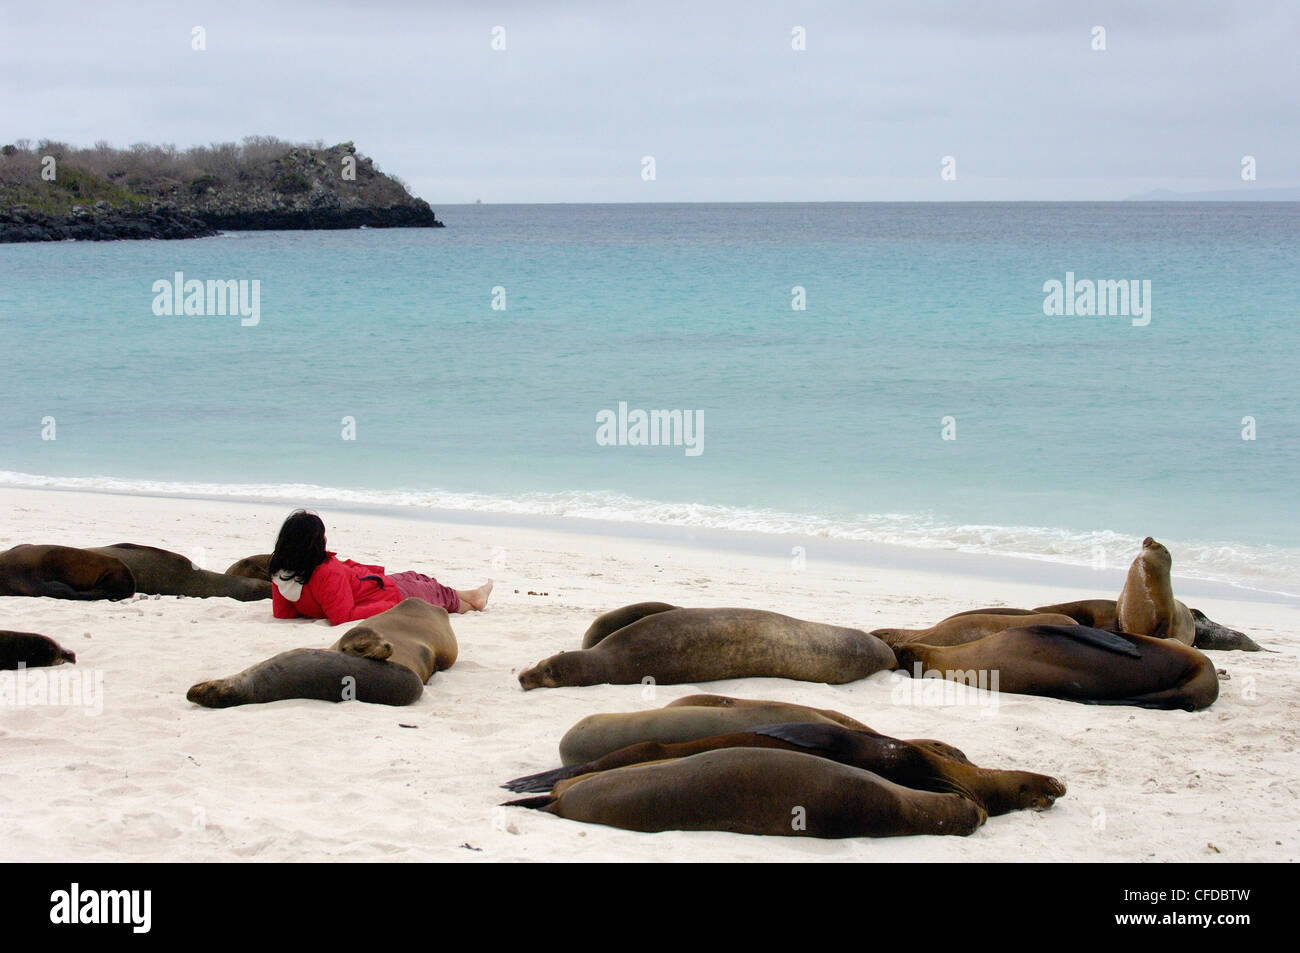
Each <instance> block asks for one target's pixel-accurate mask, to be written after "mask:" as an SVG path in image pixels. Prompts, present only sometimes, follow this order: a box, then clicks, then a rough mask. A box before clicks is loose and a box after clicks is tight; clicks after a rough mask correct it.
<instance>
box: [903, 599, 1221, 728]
mask: <svg viewBox="0 0 1300 953" xmlns="http://www.w3.org/2000/svg"><path fill="white" fill-rule="evenodd" d="M1017 621H1018V620H1017ZM894 653H895V654H896V655H897V656H898V667H899V668H900V669H901V670H903V671H905V672H907V673H908V674H909V675H914V674H916V671H917V667H918V666H919V668H920V671H921V674H924V675H927V676H939V677H944V678H948V679H950V680H954V681H966V682H968V683H969V682H970V681H971V676H972V675H974V674H975V673H977V672H981V671H985V672H996V673H997V676H998V690H999V691H1003V692H1013V693H1016V694H1020V695H1047V696H1049V697H1051V698H1064V699H1068V700H1071V701H1081V702H1089V703H1092V704H1098V705H1136V706H1138V707H1141V708H1182V709H1186V710H1187V711H1196V710H1198V709H1201V708H1206V707H1208V706H1209V705H1211V704H1213V702H1214V700H1215V699H1216V698H1218V697H1219V679H1218V675H1217V674H1216V672H1215V668H1214V663H1213V662H1211V661H1210V660H1209V659H1208V658H1206V657H1205V656H1204V655H1202V654H1201V653H1200V652H1198V651H1196V650H1195V649H1193V648H1191V647H1189V646H1186V645H1183V644H1182V643H1181V642H1178V641H1176V640H1174V639H1161V638H1151V637H1149V636H1145V635H1128V634H1126V633H1113V632H1105V631H1103V630H1101V629H1092V628H1088V627H1087V626H1082V625H1030V626H1015V625H1014V624H1013V627H1011V628H1007V629H1004V630H1002V631H1001V632H998V633H997V634H996V635H990V636H988V637H986V638H983V639H979V640H977V641H975V642H967V643H965V644H963V645H946V646H944V645H926V644H924V643H921V642H906V643H902V644H899V645H895V646H894Z"/></svg>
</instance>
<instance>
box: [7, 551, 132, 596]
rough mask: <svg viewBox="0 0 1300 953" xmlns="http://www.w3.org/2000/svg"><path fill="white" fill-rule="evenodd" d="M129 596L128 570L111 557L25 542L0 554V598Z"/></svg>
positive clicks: (129, 574) (130, 587)
mask: <svg viewBox="0 0 1300 953" xmlns="http://www.w3.org/2000/svg"><path fill="white" fill-rule="evenodd" d="M133 595H135V578H134V577H133V576H132V575H131V570H130V569H128V568H127V566H126V564H125V563H124V562H123V561H122V560H120V559H118V558H116V557H114V556H112V555H105V554H103V553H96V552H92V551H90V550H87V549H77V548H76V547H73V546H34V545H31V544H27V543H24V544H22V545H19V546H15V547H13V548H12V549H7V550H5V551H4V552H2V553H0V596H49V597H51V598H54V599H126V598H129V597H130V596H133Z"/></svg>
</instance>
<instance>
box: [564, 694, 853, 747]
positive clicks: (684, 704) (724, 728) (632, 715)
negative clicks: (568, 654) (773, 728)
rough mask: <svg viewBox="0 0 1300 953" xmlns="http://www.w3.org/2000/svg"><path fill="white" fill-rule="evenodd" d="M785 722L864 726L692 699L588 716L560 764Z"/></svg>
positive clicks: (810, 711) (822, 713)
mask: <svg viewBox="0 0 1300 953" xmlns="http://www.w3.org/2000/svg"><path fill="white" fill-rule="evenodd" d="M787 722H826V723H827V724H832V725H841V726H843V727H845V728H861V729H866V728H867V726H866V725H864V724H862V722H860V721H855V720H854V719H852V718H850V717H849V716H848V715H843V714H841V713H840V712H837V711H829V710H826V709H822V708H809V707H808V706H806V705H795V704H792V703H787V702H774V701H749V700H746V699H741V698H728V697H727V696H725V695H691V696H689V697H687V698H681V699H678V700H677V701H675V702H672V703H670V704H668V705H665V706H664V707H663V708H652V709H650V710H649V711H629V712H615V713H611V714H603V715H588V716H587V717H586V718H583V719H582V720H581V721H579V722H578V723H577V724H576V725H574V726H573V727H572V728H570V729H569V730H568V731H567V732H565V733H564V737H563V738H561V739H560V761H561V762H562V763H563V764H581V763H582V762H584V761H595V760H596V759H597V758H600V757H603V756H604V755H607V754H609V753H610V752H612V751H617V750H619V749H620V748H626V747H627V746H628V745H634V744H637V743H639V742H642V741H656V742H660V743H662V744H672V743H674V742H681V741H695V740H697V739H699V738H708V737H711V736H713V735H725V734H730V733H732V732H736V731H748V730H751V729H753V728H758V727H761V726H762V725H775V724H782V723H787Z"/></svg>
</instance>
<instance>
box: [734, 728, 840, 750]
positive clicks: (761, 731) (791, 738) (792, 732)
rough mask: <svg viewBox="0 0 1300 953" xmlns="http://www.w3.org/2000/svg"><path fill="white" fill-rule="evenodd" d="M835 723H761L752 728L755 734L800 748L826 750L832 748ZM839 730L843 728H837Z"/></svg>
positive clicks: (834, 737)
mask: <svg viewBox="0 0 1300 953" xmlns="http://www.w3.org/2000/svg"><path fill="white" fill-rule="evenodd" d="M837 727H838V726H836V725H827V724H818V723H816V722H795V723H789V724H781V725H763V726H761V727H759V728H755V729H753V731H754V734H756V735H767V737H769V738H779V739H780V740H781V741H788V742H789V743H790V744H792V745H798V746H799V747H800V748H809V749H814V750H819V751H826V750H829V749H830V748H832V747H833V746H834V744H835V740H836V736H837V735H836V728H837ZM839 730H840V731H841V732H842V731H844V729H843V728H840V729H839Z"/></svg>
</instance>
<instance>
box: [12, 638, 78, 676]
mask: <svg viewBox="0 0 1300 953" xmlns="http://www.w3.org/2000/svg"><path fill="white" fill-rule="evenodd" d="M64 662H71V663H72V664H74V665H75V664H76V662H77V653H76V652H70V651H68V650H67V649H65V648H64V647H63V646H61V645H59V643H58V642H55V641H54V640H53V639H51V638H49V637H47V636H44V635H37V634H36V633H35V632H8V631H3V632H0V669H8V668H17V667H18V666H19V665H22V666H24V667H26V668H41V667H45V666H48V665H62V664H63V663H64Z"/></svg>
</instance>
